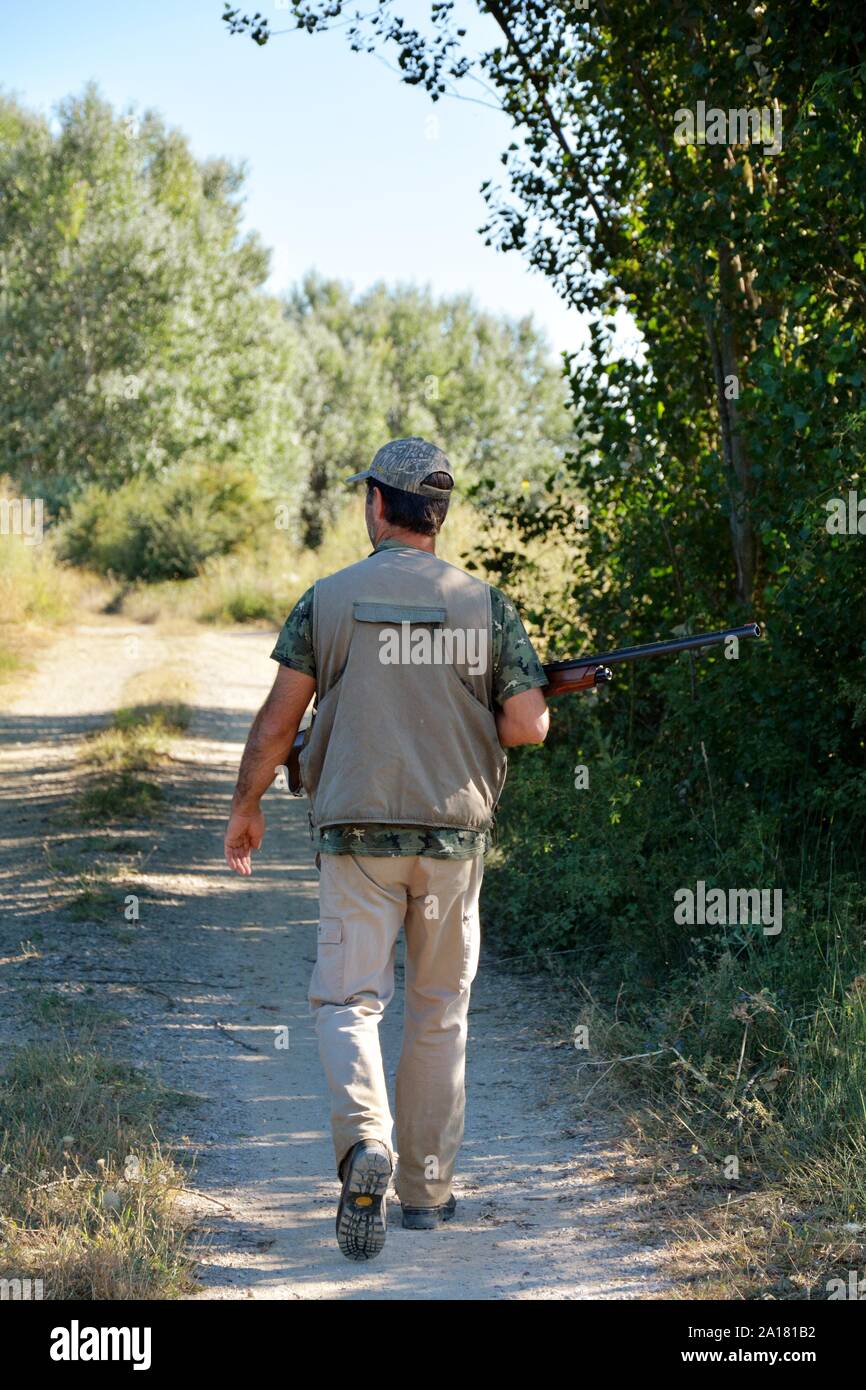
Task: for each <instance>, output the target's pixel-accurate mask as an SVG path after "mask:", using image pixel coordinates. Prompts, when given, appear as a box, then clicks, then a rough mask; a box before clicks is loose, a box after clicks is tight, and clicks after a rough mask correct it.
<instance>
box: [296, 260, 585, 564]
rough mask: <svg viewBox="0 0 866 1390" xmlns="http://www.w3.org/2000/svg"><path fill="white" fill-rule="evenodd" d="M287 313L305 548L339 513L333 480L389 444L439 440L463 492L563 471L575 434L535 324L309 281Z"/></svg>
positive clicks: (447, 302) (517, 488)
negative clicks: (293, 343)
mask: <svg viewBox="0 0 866 1390" xmlns="http://www.w3.org/2000/svg"><path fill="white" fill-rule="evenodd" d="M286 314H287V317H288V319H289V322H290V323H291V324H292V326H293V328H294V330H295V332H296V333H297V336H298V351H297V364H298V365H297V369H296V371H295V373H294V377H293V382H294V389H295V391H296V393H297V403H298V419H299V421H300V422H301V423H300V424H299V427H298V428H299V439H300V444H301V447H302V451H303V455H304V459H305V468H306V476H307V483H306V488H305V493H304V497H303V500H302V504H301V514H302V518H303V530H304V538H305V539H306V541H307V542H308V543H309V544H313V545H317V544H318V543H319V541H320V540H321V535H322V530H323V528H324V526H325V525H326V524H327V521H328V519H329V517H332V516H333V515H334V512H335V510H336V509H338V508H339V506H340V505H341V502H342V499H343V489H342V488H341V486H340V479H341V478H343V477H345V476H346V473H347V472H349V471H355V472H357V471H360V470H361V469H362V468H365V467H366V466H367V465H368V463H369V462H370V459H371V457H372V455H373V453H374V452H375V450H376V449H377V448H378V447H379V446H380V445H381V444H382V443H383V442H384V441H385V440H386V439H388V438H391V437H394V436H400V435H407V434H421V435H425V436H429V437H432V438H433V439H436V440H439V441H441V442H442V443H443V445H444V446H445V447H446V448H447V450H448V454H449V457H450V458H451V460H452V462H453V464H454V466H455V468H456V469H457V472H458V483H459V484H462V485H464V486H467V487H469V486H470V485H472V484H473V482H477V481H478V480H479V479H480V478H482V477H487V476H489V477H490V478H491V479H495V483H496V486H495V488H494V489H492V492H493V495H494V496H495V497H496V498H499V499H504V498H506V497H513V496H514V495H515V494H516V493H518V492H521V493H522V490H523V489H522V485H523V483H524V482H531V483H535V484H538V483H539V482H540V480H542V479H543V478H545V477H546V476H548V475H549V474H550V473H552V472H555V471H556V470H557V468H559V467H560V466H561V465H562V461H563V458H564V452H565V447H566V444H567V443H568V442H569V441H570V439H571V438H572V436H573V424H572V418H571V415H570V413H569V411H568V410H567V409H566V397H567V391H566V389H565V386H564V383H563V381H562V376H561V372H560V371H559V370H558V369H557V368H556V367H555V366H554V365H553V363H552V361H551V358H550V353H549V348H548V345H547V343H546V341H545V339H544V338H543V336H542V335H541V334H540V333H539V332H538V331H537V330H536V329H535V327H534V326H533V324H532V322H531V320H530V319H521V320H511V319H508V318H504V317H497V316H494V315H492V314H489V313H485V312H483V311H482V310H480V309H478V308H477V307H476V306H475V305H474V304H473V302H472V300H471V298H470V297H469V296H468V295H459V296H454V297H450V298H444V299H436V298H435V297H434V296H433V295H431V293H430V292H429V291H428V290H422V289H416V288H411V287H398V288H388V287H386V286H385V285H381V284H380V285H375V286H373V287H372V288H371V289H369V290H367V291H366V292H364V293H363V294H361V295H357V296H353V295H352V294H351V293H350V291H349V289H348V288H347V287H346V286H344V285H342V284H340V283H338V282H336V281H326V280H322V279H321V278H319V277H318V276H316V275H314V274H311V275H308V276H307V277H306V278H305V280H304V281H303V283H302V284H301V285H300V286H299V287H298V288H297V289H296V290H295V291H294V292H293V293H292V294H291V295H290V296H289V297H288V299H287V303H286ZM488 491H491V490H487V489H485V492H488Z"/></svg>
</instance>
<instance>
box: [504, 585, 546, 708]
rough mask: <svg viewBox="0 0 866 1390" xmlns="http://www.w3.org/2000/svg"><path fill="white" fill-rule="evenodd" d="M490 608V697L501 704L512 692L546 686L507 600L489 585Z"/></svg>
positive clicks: (515, 693)
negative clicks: (491, 636)
mask: <svg viewBox="0 0 866 1390" xmlns="http://www.w3.org/2000/svg"><path fill="white" fill-rule="evenodd" d="M490 608H491V616H492V620H493V699H494V700H495V702H496V704H498V705H501V704H502V702H503V701H504V700H509V699H510V698H511V696H512V695H519V694H520V693H521V692H522V691H524V690H534V689H536V688H537V687H539V686H543V685H547V676H546V675H545V674H544V667H543V666H542V664H541V662H540V661H539V659H538V656H537V655H536V652H535V648H534V647H533V645H532V643H531V642H530V640H529V637H528V636H527V633H526V628H525V627H524V626H523V623H522V622H521V620H520V614H519V613H518V612H517V609H516V608H515V607H514V604H513V603H512V602H511V599H510V598H507V597H506V595H505V594H503V593H502V592H501V591H500V590H499V589H493V588H491V590H490Z"/></svg>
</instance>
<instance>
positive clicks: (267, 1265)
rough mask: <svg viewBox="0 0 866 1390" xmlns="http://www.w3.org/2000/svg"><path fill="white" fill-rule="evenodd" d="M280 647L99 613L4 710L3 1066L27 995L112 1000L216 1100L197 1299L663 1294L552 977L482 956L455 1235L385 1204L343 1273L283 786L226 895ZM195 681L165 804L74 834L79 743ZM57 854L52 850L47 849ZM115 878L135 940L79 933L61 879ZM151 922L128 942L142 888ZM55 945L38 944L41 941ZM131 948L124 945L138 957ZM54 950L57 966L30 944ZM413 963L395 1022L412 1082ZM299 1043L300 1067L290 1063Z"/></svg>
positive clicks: (123, 931)
mask: <svg viewBox="0 0 866 1390" xmlns="http://www.w3.org/2000/svg"><path fill="white" fill-rule="evenodd" d="M272 645H273V638H272V636H271V635H269V634H262V633H253V634H250V633H246V632H220V631H209V630H203V631H199V632H197V633H195V634H194V635H192V636H183V637H181V636H166V635H162V634H160V631H159V630H158V629H154V628H151V627H146V626H139V625H135V624H132V623H129V622H127V621H125V620H121V619H105V620H92V621H91V622H90V623H89V624H87V625H83V626H81V627H79V628H78V629H76V630H75V631H74V632H72V633H71V634H68V635H67V636H66V637H65V638H64V639H63V640H62V641H61V642H58V643H57V644H56V645H54V646H53V647H51V648H50V649H49V650H47V651H46V652H45V653H43V655H42V657H41V660H40V663H39V667H38V669H37V671H36V672H35V673H34V675H33V676H32V677H31V678H30V679H29V680H28V681H27V682H26V684H25V685H24V686H23V687H21V688H20V690H19V691H18V692H17V693H16V695H15V697H14V699H12V700H11V701H10V700H9V699H8V697H7V700H6V707H5V710H4V714H3V718H2V721H0V729H2V738H0V786H2V809H0V816H2V819H0V966H2V968H0V1047H5V1046H7V1045H8V1044H9V1043H10V1042H20V1041H22V1040H23V1039H24V1038H26V1037H27V1035H28V1027H29V1026H30V1025H29V1024H28V1021H27V1015H26V1011H22V1009H21V1005H20V998H21V996H20V986H21V985H24V984H27V983H28V982H30V983H35V984H38V985H41V986H43V987H51V985H52V983H53V982H57V983H61V982H68V985H69V988H70V989H71V990H72V991H73V992H80V991H83V990H85V989H86V988H87V987H88V985H90V986H94V987H95V992H96V995H97V996H98V997H99V999H100V1000H101V1002H102V1003H104V1004H105V1005H106V1006H107V1007H110V1008H112V1009H115V1010H117V1011H118V1012H119V1013H122V1014H123V1015H124V1016H125V1018H126V1019H128V1021H129V1023H128V1026H127V1027H125V1028H123V1029H122V1030H121V1031H120V1032H119V1034H118V1036H117V1042H116V1047H117V1051H118V1052H119V1053H121V1054H122V1055H126V1056H130V1057H132V1058H133V1059H135V1060H137V1061H139V1062H141V1063H143V1064H148V1065H153V1066H155V1067H157V1068H158V1070H159V1072H160V1074H161V1075H162V1076H163V1078H164V1079H165V1080H166V1081H167V1082H168V1083H170V1084H172V1085H174V1086H177V1087H179V1088H181V1089H183V1090H184V1091H188V1092H194V1093H195V1094H197V1095H198V1096H199V1097H201V1100H200V1101H199V1103H198V1104H197V1105H196V1106H195V1107H193V1108H192V1109H190V1110H189V1111H187V1112H184V1118H183V1121H182V1123H183V1125H184V1126H185V1127H186V1133H187V1136H188V1142H189V1146H190V1147H191V1148H192V1149H194V1150H195V1151H196V1152H197V1153H198V1166H197V1172H196V1176H195V1179H194V1183H195V1185H196V1187H197V1188H198V1189H200V1191H201V1192H203V1193H206V1194H207V1195H208V1197H209V1198H211V1199H213V1200H211V1201H209V1202H206V1201H201V1202H200V1203H199V1205H198V1207H197V1210H199V1211H200V1212H201V1215H202V1222H203V1226H205V1227H206V1229H207V1231H208V1232H209V1240H210V1245H209V1249H208V1251H207V1253H206V1256H205V1258H204V1260H203V1263H202V1268H201V1280H202V1285H203V1288H202V1292H201V1293H200V1294H199V1295H197V1296H198V1297H203V1298H208V1299H213V1298H215V1299H222V1298H242V1297H248V1298H250V1297H252V1298H267V1299H280V1298H353V1299H357V1298H360V1299H365V1298H366V1299H403V1298H409V1299H436V1300H438V1299H501V1298H505V1299H513V1298H519V1299H551V1298H552V1299H556V1298H569V1299H571V1298H598V1297H604V1298H614V1299H615V1298H635V1297H637V1298H640V1297H646V1296H647V1295H649V1294H650V1293H651V1292H652V1291H654V1290H655V1289H657V1288H659V1287H660V1286H661V1282H662V1281H661V1278H660V1276H659V1274H658V1270H657V1268H656V1267H655V1263H654V1258H653V1255H652V1253H651V1252H650V1251H647V1250H645V1249H641V1248H639V1247H638V1246H637V1245H636V1244H635V1241H634V1238H633V1231H632V1230H630V1219H629V1218H630V1211H631V1210H632V1208H633V1205H634V1203H635V1202H636V1200H637V1198H636V1197H635V1196H634V1194H633V1192H630V1191H629V1190H628V1189H627V1188H623V1187H622V1186H621V1185H618V1184H617V1182H615V1181H612V1180H611V1179H610V1171H611V1162H612V1161H617V1163H619V1160H620V1158H621V1156H620V1155H619V1154H618V1152H617V1148H616V1143H615V1140H613V1139H612V1138H611V1136H610V1135H607V1134H605V1133H604V1131H603V1128H602V1127H601V1126H599V1124H598V1122H596V1123H595V1124H590V1123H589V1122H578V1121H576V1118H575V1112H574V1107H573V1104H571V1103H570V1102H569V1100H568V1090H567V1083H568V1080H569V1078H570V1076H571V1074H572V1073H573V1068H574V1066H575V1057H576V1054H575V1052H574V1050H573V1049H572V1048H570V1047H568V1046H556V1045H555V1044H556V1041H557V1040H555V1039H553V1040H552V1039H551V1037H550V1034H549V1029H548V1027H547V1026H546V1025H545V999H544V991H545V986H544V982H543V981H541V980H530V981H527V980H526V979H521V980H519V981H518V980H516V979H515V978H514V977H513V976H511V975H510V974H509V973H507V972H506V971H504V970H502V969H496V968H494V967H493V965H492V964H491V962H490V959H489V956H487V954H486V953H485V952H484V951H483V952H482V960H481V968H480V971H479V975H478V979H477V981H476V984H475V987H474V990H473V1004H472V1009H471V1012H470V1037H469V1054H468V1057H469V1061H468V1108H467V1132H466V1142H465V1146H464V1148H463V1151H462V1154H461V1160H460V1164H459V1169H458V1180H457V1185H456V1192H457V1196H458V1201H459V1204H460V1205H459V1218H460V1219H459V1223H454V1224H453V1225H450V1226H448V1227H446V1228H444V1229H443V1230H441V1231H437V1232H423V1233H417V1232H408V1231H403V1230H402V1229H401V1227H400V1225H399V1207H398V1205H397V1203H396V1201H394V1202H393V1204H392V1205H391V1207H390V1212H391V1217H392V1219H391V1222H390V1224H389V1235H388V1243H387V1245H386V1249H385V1252H384V1254H383V1256H382V1257H381V1258H380V1259H379V1260H377V1261H375V1262H373V1263H371V1264H370V1265H369V1266H365V1265H360V1266H357V1265H353V1264H350V1263H349V1262H347V1261H345V1260H344V1259H343V1258H342V1256H341V1255H340V1254H339V1252H338V1250H337V1248H336V1244H335V1242H334V1237H333V1217H334V1210H335V1204H336V1197H337V1185H336V1180H335V1177H334V1173H333V1160H332V1153H331V1148H330V1140H329V1134H328V1123H327V1102H326V1096H325V1091H324V1083H323V1079H322V1075H321V1072H320V1068H319V1062H318V1056H317V1052H316V1044H315V1037H314V1034H313V1030H312V1026H311V1021H310V1018H309V1014H308V1009H307V1001H306V991H307V983H308V979H309V973H310V970H311V967H312V959H313V955H314V952H315V923H316V889H317V875H316V870H315V867H314V865H313V856H312V852H311V847H310V842H309V836H308V832H307V828H306V808H305V803H303V802H299V801H295V800H294V799H293V798H291V797H289V796H288V794H286V793H280V792H277V791H274V792H272V793H270V794H269V796H268V798H267V799H266V803H265V812H266V816H267V820H268V833H267V836H266V840H265V845H264V848H263V851H262V853H261V854H260V855H259V856H258V858H257V860H256V865H255V871H254V875H253V877H252V879H248V880H241V879H239V878H233V877H232V876H231V875H230V874H229V872H228V870H227V869H226V867H225V865H224V863H223V860H222V852H221V836H222V829H223V824H224V818H225V814H226V809H227V805H228V799H229V796H230V793H231V788H232V785H233V781H234V772H235V770H236V768H237V762H238V758H239V754H240V749H241V745H242V742H243V739H244V737H245V735H246V732H247V729H248V726H249V721H250V717H251V715H252V713H253V711H254V710H255V709H256V708H257V707H258V705H259V703H260V702H261V699H262V698H263V696H264V694H265V692H266V690H267V689H268V687H269V685H270V682H271V680H272V677H273V671H274V667H273V664H272V663H271V662H270V661H269V660H268V652H269V651H270V649H271V647H272ZM165 663H169V664H172V665H175V666H178V667H183V669H185V670H186V671H188V672H189V674H190V675H191V676H192V677H193V679H194V680H195V682H196V686H197V692H196V694H195V696H194V698H193V703H194V705H195V713H194V717H193V721H192V724H191V727H190V730H189V734H188V736H187V737H185V738H184V739H183V740H181V741H180V742H179V744H178V746H177V748H176V752H175V761H173V762H172V763H171V765H170V766H169V768H168V769H167V770H166V773H165V775H164V782H165V783H166V785H167V787H168V790H169V809H168V812H167V814H166V815H165V816H164V817H162V818H161V819H160V820H159V821H158V822H152V823H150V824H139V825H136V826H131V827H127V826H124V827H121V830H122V835H119V834H118V835H117V844H118V845H119V846H120V854H119V855H118V853H116V852H115V850H114V847H113V846H112V844H111V841H110V840H109V839H107V837H106V833H105V831H104V830H99V831H94V832H93V834H92V835H91V836H88V835H87V834H85V833H83V832H82V831H81V830H80V829H78V828H76V827H75V826H74V825H71V824H69V823H66V821H65V819H64V813H65V809H66V805H67V801H68V797H69V795H70V792H71V790H72V787H73V785H74V778H75V776H76V772H75V767H74V759H75V753H76V749H77V747H78V744H79V741H80V739H81V738H82V737H83V736H84V735H85V734H86V733H87V732H89V731H90V730H92V729H93V728H95V727H98V726H99V724H100V723H101V722H103V720H104V719H105V717H106V716H107V715H108V714H109V713H110V712H111V710H112V709H113V708H115V707H116V705H117V702H118V700H119V699H120V696H121V691H122V689H123V688H124V685H125V683H126V682H127V681H128V680H129V679H130V678H133V677H136V676H137V675H139V674H140V673H142V672H144V671H146V670H147V669H148V668H153V667H158V666H161V665H163V664H165ZM46 850H47V854H46ZM112 854H113V862H115V863H118V864H120V865H121V866H122V868H121V870H120V877H119V879H118V881H117V885H116V886H117V904H118V906H117V914H116V921H108V922H101V923H98V924H97V923H91V922H86V921H85V922H76V921H74V920H72V919H71V917H70V915H69V913H68V912H67V910H66V908H65V905H64V904H65V900H66V890H67V888H68V867H65V866H67V865H68V861H69V859H70V857H73V858H74V857H75V856H76V855H80V856H81V858H82V860H83V861H84V862H85V863H88V862H90V860H91V859H92V857H93V856H94V855H96V856H97V858H98V859H99V860H100V862H103V863H104V862H106V861H108V860H110V859H111V857H112ZM129 893H134V894H136V895H138V896H139V898H140V903H141V917H140V921H139V922H138V924H136V925H134V926H133V927H132V929H131V931H130V930H129V924H128V923H126V922H125V921H124V920H123V900H124V897H125V895H126V894H129ZM40 933H41V935H40ZM130 936H131V940H130V939H129V938H130ZM34 937H36V938H37V945H38V947H39V950H40V955H39V956H30V955H28V953H27V952H26V951H22V950H21V949H20V943H21V942H22V941H26V940H28V939H30V938H34ZM401 980H402V966H401V964H400V963H399V962H398V986H397V995H396V997H395V1000H394V1003H393V1004H392V1006H391V1009H390V1010H389V1014H388V1016H387V1018H386V1020H385V1023H384V1025H383V1029H382V1040H383V1046H384V1049H385V1055H386V1058H387V1060H388V1062H389V1064H390V1065H391V1068H392V1069H393V1065H394V1064H395V1063H396V1060H397V1055H398V1050H399V1034H400V1026H401V1025H400V1012H401V1008H402V999H401V994H402V990H401ZM281 1028H288V1029H289V1041H290V1045H289V1047H288V1049H287V1050H282V1049H277V1048H276V1047H275V1045H274V1043H275V1036H276V1034H277V1030H279V1029H281Z"/></svg>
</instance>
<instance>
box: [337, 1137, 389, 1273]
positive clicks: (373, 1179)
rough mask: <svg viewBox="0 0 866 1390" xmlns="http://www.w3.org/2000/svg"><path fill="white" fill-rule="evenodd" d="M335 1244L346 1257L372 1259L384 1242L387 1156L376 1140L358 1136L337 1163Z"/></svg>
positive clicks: (387, 1172) (387, 1174)
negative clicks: (339, 1181)
mask: <svg viewBox="0 0 866 1390" xmlns="http://www.w3.org/2000/svg"><path fill="white" fill-rule="evenodd" d="M340 1174H341V1176H342V1178H343V1191H342V1193H341V1194H340V1205H339V1206H338V1207H337V1244H338V1245H339V1247H340V1249H341V1250H342V1252H343V1254H344V1255H345V1256H346V1259H347V1260H373V1259H375V1257H376V1256H377V1255H378V1254H379V1253H380V1252H381V1250H382V1247H383V1246H384V1244H385V1193H386V1192H387V1190H388V1183H389V1182H390V1181H391V1155H390V1154H389V1153H388V1150H387V1149H386V1147H385V1145H384V1144H380V1143H379V1141H378V1140H377V1139H362V1140H361V1141H360V1142H359V1143H357V1144H355V1145H354V1146H353V1147H352V1148H351V1149H350V1150H349V1152H348V1154H347V1155H346V1157H345V1158H344V1159H343V1162H342V1164H341V1166H340Z"/></svg>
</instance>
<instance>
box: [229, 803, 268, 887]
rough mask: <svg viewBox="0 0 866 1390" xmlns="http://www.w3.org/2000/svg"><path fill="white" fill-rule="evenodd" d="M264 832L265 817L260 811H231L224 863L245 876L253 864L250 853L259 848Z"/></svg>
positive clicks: (250, 870)
mask: <svg viewBox="0 0 866 1390" xmlns="http://www.w3.org/2000/svg"><path fill="white" fill-rule="evenodd" d="M264 833H265V818H264V816H263V815H262V813H261V811H259V810H256V811H249V812H246V811H233V812H232V816H231V820H230V821H229V823H228V829H227V830H226V837H225V852H226V863H227V864H228V866H229V868H230V869H234V871H235V873H236V874H243V875H244V876H247V875H249V874H251V873H252V871H253V866H252V862H251V859H250V855H251V853H252V851H253V850H254V849H260V848H261V843H262V839H263V837H264Z"/></svg>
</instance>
